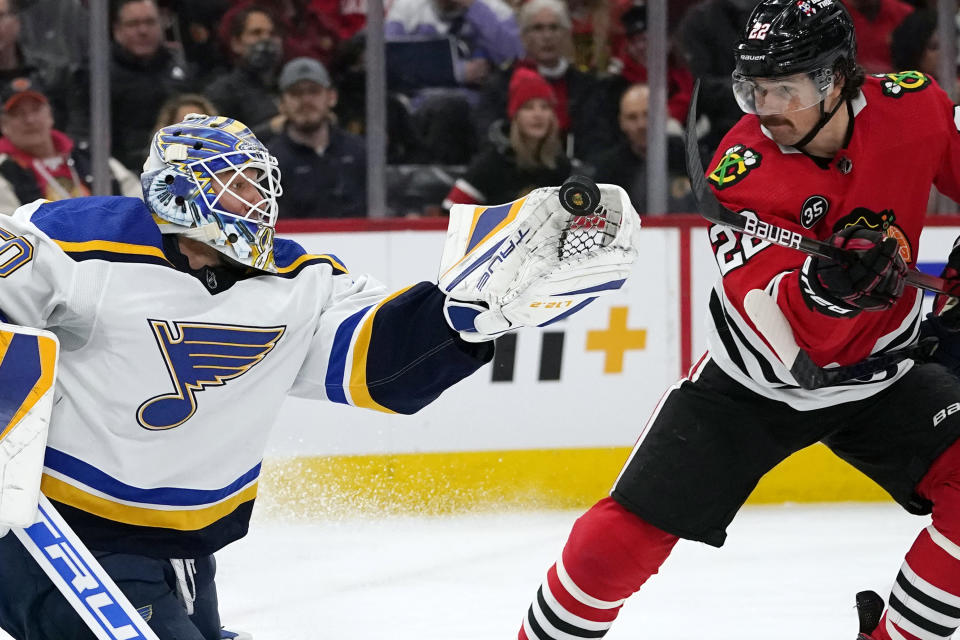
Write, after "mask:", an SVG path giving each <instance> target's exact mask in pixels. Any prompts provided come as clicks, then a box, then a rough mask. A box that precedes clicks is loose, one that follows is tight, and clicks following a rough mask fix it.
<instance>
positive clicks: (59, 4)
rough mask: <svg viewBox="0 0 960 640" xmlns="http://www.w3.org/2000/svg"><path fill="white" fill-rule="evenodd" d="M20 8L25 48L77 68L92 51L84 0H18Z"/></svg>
mask: <svg viewBox="0 0 960 640" xmlns="http://www.w3.org/2000/svg"><path fill="white" fill-rule="evenodd" d="M17 8H18V9H19V18H20V42H21V43H22V44H23V46H24V48H26V49H27V50H29V51H42V52H43V55H44V57H45V58H47V60H48V61H49V62H51V63H53V64H55V65H56V66H58V67H67V68H71V69H75V68H78V67H79V66H81V65H82V64H83V61H84V60H85V59H86V57H87V55H88V54H89V51H90V37H89V36H90V27H89V24H88V13H89V12H88V11H87V6H86V2H85V1H84V0H17ZM57 124H58V125H60V126H61V127H62V126H63V123H61V122H58V123H57Z"/></svg>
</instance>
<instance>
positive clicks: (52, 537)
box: [11, 494, 158, 640]
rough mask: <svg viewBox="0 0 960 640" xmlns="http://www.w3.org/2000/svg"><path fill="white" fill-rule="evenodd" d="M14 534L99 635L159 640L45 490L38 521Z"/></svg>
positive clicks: (100, 638) (106, 638)
mask: <svg viewBox="0 0 960 640" xmlns="http://www.w3.org/2000/svg"><path fill="white" fill-rule="evenodd" d="M11 533H13V534H14V535H16V536H17V538H18V539H19V540H20V542H21V543H23V546H24V547H25V548H26V550H27V551H28V552H29V553H30V555H31V556H33V559H34V560H36V561H37V564H39V565H40V567H41V568H42V569H43V571H44V572H45V573H46V574H47V576H48V577H49V578H50V580H51V581H52V582H53V584H54V585H56V587H57V589H58V590H59V591H60V593H62V594H63V596H64V597H65V598H66V599H67V602H69V603H70V606H72V607H73V609H74V610H75V611H76V612H77V613H78V614H80V617H81V618H83V621H84V622H85V623H86V625H87V627H89V628H90V631H92V632H93V634H94V635H95V636H96V637H97V638H98V640H158V638H157V635H156V634H155V633H154V632H153V630H152V629H150V627H149V626H147V623H146V621H145V620H144V619H143V616H141V615H140V614H139V613H138V612H137V610H136V609H134V607H133V605H132V604H130V601H129V600H127V597H126V596H125V595H123V592H121V591H120V589H119V587H117V585H116V583H114V581H113V580H112V579H111V578H110V576H109V575H108V574H107V572H106V571H105V570H104V568H103V567H102V566H100V563H99V562H97V559H96V558H95V557H94V556H93V554H92V553H90V550H89V549H87V547H86V546H85V545H84V544H83V542H82V541H81V540H80V538H79V537H77V534H76V533H74V532H73V529H71V528H70V525H68V524H67V523H66V521H65V520H64V519H63V517H62V516H61V515H60V514H59V513H57V510H56V509H54V507H53V505H52V504H50V501H49V500H47V497H46V496H44V495H43V494H41V495H40V505H39V519H38V522H36V523H35V524H33V525H30V526H29V527H26V528H23V529H11Z"/></svg>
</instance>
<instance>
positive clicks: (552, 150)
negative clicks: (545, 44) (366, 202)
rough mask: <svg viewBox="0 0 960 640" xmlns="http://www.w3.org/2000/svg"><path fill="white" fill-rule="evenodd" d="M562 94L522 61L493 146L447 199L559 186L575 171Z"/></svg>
mask: <svg viewBox="0 0 960 640" xmlns="http://www.w3.org/2000/svg"><path fill="white" fill-rule="evenodd" d="M556 102H557V96H556V94H555V93H554V91H553V89H552V88H551V87H550V85H549V83H547V81H546V80H545V79H544V78H543V77H542V76H540V75H539V74H538V73H537V72H536V71H533V70H531V69H527V68H524V67H521V68H519V69H517V70H516V71H515V72H514V74H513V76H512V77H511V79H510V90H509V95H508V100H507V116H508V120H507V122H506V123H505V124H504V125H503V126H502V127H498V128H494V129H492V131H493V132H498V135H495V136H491V140H490V143H489V144H488V146H487V147H486V148H485V149H484V150H483V151H481V153H480V154H479V155H478V156H477V158H476V159H475V160H474V161H473V162H472V163H471V164H470V167H469V168H468V169H467V172H466V174H465V175H464V176H463V178H460V179H458V180H457V181H456V183H455V184H454V186H453V189H451V190H450V193H449V194H448V195H447V198H446V199H445V200H444V202H443V207H444V208H445V209H449V208H450V207H451V206H453V205H454V204H487V203H499V202H509V201H511V200H515V199H517V198H520V197H522V196H525V195H526V194H527V193H529V192H530V191H532V190H533V189H536V188H537V187H547V186H556V185H559V184H560V183H562V182H563V181H564V180H566V179H567V178H568V177H569V176H570V173H571V162H570V160H569V159H568V158H567V156H566V155H565V154H564V153H563V149H562V147H561V144H560V136H559V133H558V126H557V114H556V111H555V107H556Z"/></svg>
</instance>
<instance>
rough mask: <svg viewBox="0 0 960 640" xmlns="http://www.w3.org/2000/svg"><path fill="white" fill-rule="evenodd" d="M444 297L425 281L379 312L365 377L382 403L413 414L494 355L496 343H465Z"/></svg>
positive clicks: (371, 338) (369, 389)
mask: <svg viewBox="0 0 960 640" xmlns="http://www.w3.org/2000/svg"><path fill="white" fill-rule="evenodd" d="M445 300H446V296H445V295H444V293H443V292H442V291H440V290H439V289H438V288H437V286H436V285H435V284H433V283H430V282H421V283H419V284H416V285H414V286H413V287H411V288H410V289H408V290H406V291H404V292H403V293H401V294H400V295H398V296H397V297H395V298H393V299H392V300H388V301H387V302H386V303H384V304H383V305H382V306H381V307H380V308H379V309H378V310H377V314H376V315H375V316H374V317H373V327H372V331H371V336H370V347H369V350H368V352H367V363H366V380H367V389H368V391H369V393H370V397H371V398H372V399H373V400H374V401H375V402H377V403H378V404H380V405H381V406H383V407H386V408H387V409H390V410H391V411H395V412H397V413H405V414H410V413H415V412H416V411H418V410H420V409H421V408H423V407H424V406H426V405H427V404H429V403H430V402H432V401H433V400H435V399H436V398H437V397H438V396H439V395H440V394H441V393H442V392H443V391H444V389H447V388H448V387H450V386H452V385H454V384H456V383H457V382H459V381H460V380H462V379H463V378H466V377H467V376H469V375H470V374H472V373H473V372H474V371H476V370H477V369H479V368H480V367H482V366H483V365H484V364H486V363H487V362H489V361H490V360H491V359H492V358H493V344H492V343H486V342H485V343H479V344H471V343H468V342H464V341H462V340H460V338H459V337H458V336H457V335H456V334H455V333H454V332H453V330H452V329H450V327H449V326H448V325H447V321H446V319H445V318H444V316H443V303H444V301H445ZM413 328H415V329H416V330H411V329H413Z"/></svg>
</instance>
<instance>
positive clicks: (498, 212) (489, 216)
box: [464, 202, 513, 254]
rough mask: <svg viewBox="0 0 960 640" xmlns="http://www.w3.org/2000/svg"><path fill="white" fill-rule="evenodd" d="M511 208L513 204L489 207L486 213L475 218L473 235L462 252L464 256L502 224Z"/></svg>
mask: <svg viewBox="0 0 960 640" xmlns="http://www.w3.org/2000/svg"><path fill="white" fill-rule="evenodd" d="M512 206H513V203H512V202H508V203H507V204H500V205H497V206H495V207H489V208H488V209H487V210H486V211H484V212H483V213H481V214H480V216H479V217H478V218H477V224H476V226H475V227H474V228H473V234H472V235H471V236H470V241H469V242H467V248H466V250H465V251H464V254H467V253H470V251H471V250H472V249H473V248H474V247H475V246H477V245H478V244H479V243H480V241H481V240H483V239H484V238H485V237H487V234H488V233H490V232H491V231H493V230H494V229H495V228H496V227H497V225H498V224H500V223H501V222H503V221H504V220H505V219H506V218H507V216H508V215H509V214H510V208H511V207H512Z"/></svg>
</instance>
